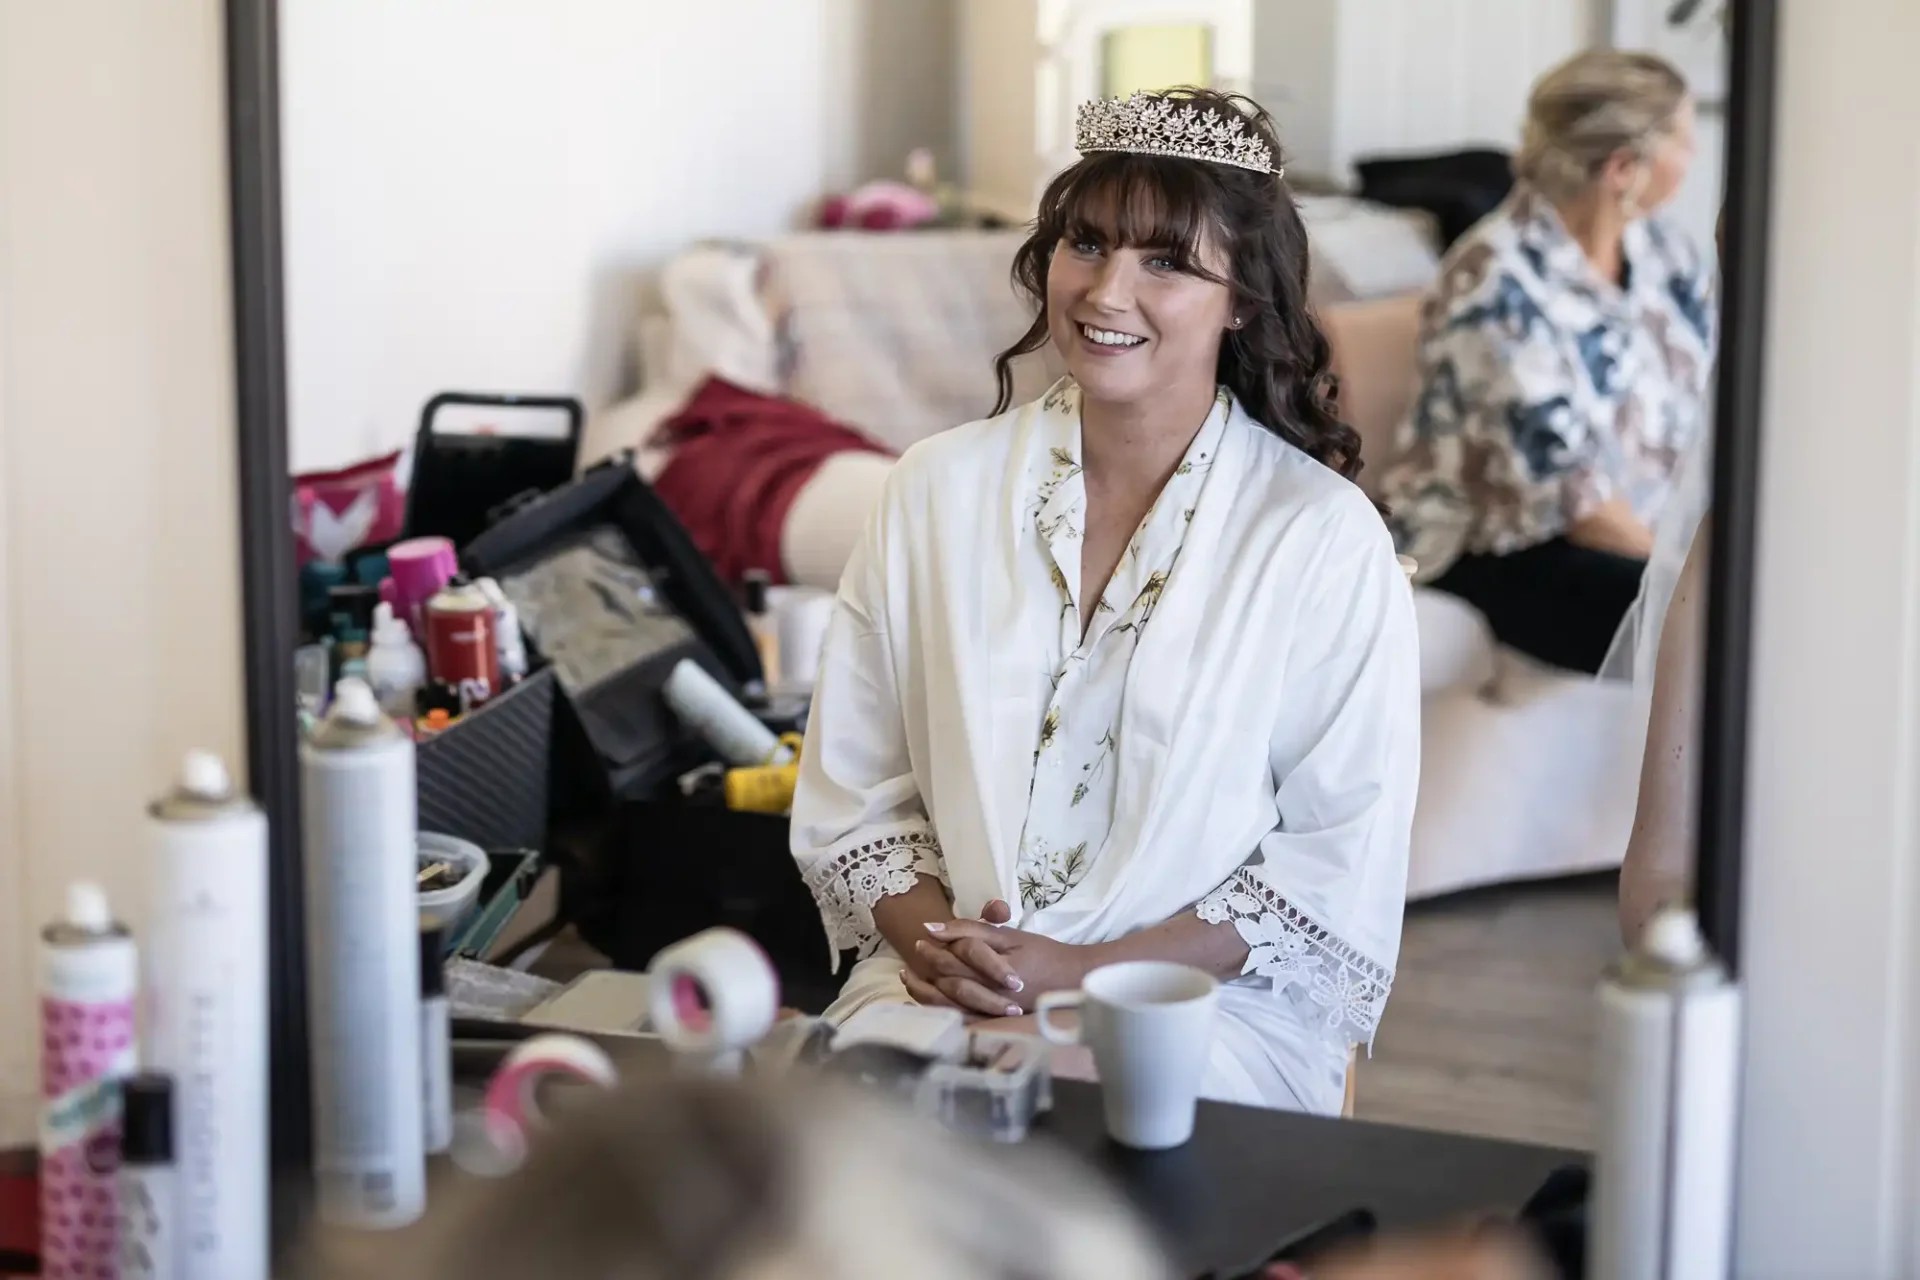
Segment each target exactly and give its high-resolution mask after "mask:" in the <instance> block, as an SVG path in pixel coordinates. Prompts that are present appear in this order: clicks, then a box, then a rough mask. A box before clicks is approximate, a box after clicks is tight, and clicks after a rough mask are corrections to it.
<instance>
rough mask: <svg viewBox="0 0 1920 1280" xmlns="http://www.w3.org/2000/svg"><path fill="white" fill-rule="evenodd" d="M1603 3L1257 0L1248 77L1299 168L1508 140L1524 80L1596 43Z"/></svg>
mask: <svg viewBox="0 0 1920 1280" xmlns="http://www.w3.org/2000/svg"><path fill="white" fill-rule="evenodd" d="M1601 3H1603V0H1286V2H1285V3H1278V4H1276V3H1266V4H1260V5H1257V6H1255V16H1254V47H1255V64H1254V84H1255V87H1256V90H1257V91H1258V93H1259V95H1260V96H1261V97H1262V100H1263V101H1266V102H1267V103H1268V105H1269V107H1270V108H1271V109H1272V110H1273V111H1274V112H1275V115H1276V116H1277V118H1278V119H1279V122H1280V125H1281V129H1282V136H1283V137H1284V138H1285V139H1286V141H1287V145H1288V147H1289V149H1290V150H1291V151H1292V152H1293V154H1294V157H1295V161H1294V163H1295V166H1296V169H1297V171H1298V172H1300V173H1302V174H1307V173H1313V174H1318V175H1320V176H1322V177H1328V178H1332V179H1334V180H1336V181H1341V182H1344V181H1347V180H1349V179H1350V178H1351V176H1352V175H1351V166H1352V164H1353V161H1354V160H1355V159H1356V158H1359V157H1363V156H1367V155H1370V154H1378V153H1381V152H1395V151H1423V150H1438V149H1441V148H1447V147H1460V146H1472V145H1476V144H1487V145H1492V146H1499V147H1507V148H1511V147H1512V146H1513V145H1514V144H1515V143H1516V142H1517V141H1518V140H1519V135H1520V120H1521V116H1522V114H1523V112H1524V108H1525V104H1526V97H1527V89H1528V87H1529V86H1530V85H1531V84H1532V83H1533V80H1534V77H1536V76H1538V75H1539V74H1540V73H1541V72H1542V71H1544V70H1546V69H1547V68H1548V67H1550V66H1552V65H1553V64H1554V63H1556V62H1559V61H1561V60H1562V59H1564V58H1566V57H1568V56H1570V55H1571V54H1573V53H1574V52H1576V51H1578V50H1580V49H1583V48H1586V47H1588V46H1589V45H1591V44H1593V43H1595V42H1596V40H1597V38H1598V37H1599V36H1600V34H1601V31H1602V28H1601V26H1600V25H1599V21H1598V12H1597V6H1599V5H1600V4H1601Z"/></svg>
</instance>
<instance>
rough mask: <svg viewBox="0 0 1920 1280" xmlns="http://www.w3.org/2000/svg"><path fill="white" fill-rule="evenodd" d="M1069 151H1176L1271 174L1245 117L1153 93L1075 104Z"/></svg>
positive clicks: (1263, 147) (1269, 154) (1269, 156)
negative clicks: (1075, 110)
mask: <svg viewBox="0 0 1920 1280" xmlns="http://www.w3.org/2000/svg"><path fill="white" fill-rule="evenodd" d="M1073 146H1074V150H1076V151H1078V152H1079V153H1080V154H1081V155H1086V154H1087V153H1088V152H1091V151H1131V152H1133V153H1135V154H1137V155H1144V156H1178V157H1179V158H1181V159H1183V160H1205V161H1208V162H1209V163H1212V164H1230V165H1232V166H1233V167H1234V168H1236V169H1251V170H1253V171H1254V172H1255V173H1271V174H1272V175H1274V176H1275V177H1276V178H1277V177H1281V176H1283V175H1284V174H1285V173H1286V170H1285V169H1276V168H1274V167H1273V151H1272V149H1271V148H1269V147H1268V146H1267V144H1266V143H1264V142H1262V141H1260V139H1259V137H1258V136H1256V135H1254V134H1251V133H1248V132H1247V122H1246V121H1245V120H1243V119H1241V118H1240V117H1239V116H1227V115H1224V114H1222V113H1219V112H1216V111H1212V110H1209V109H1207V108H1205V107H1200V106H1195V105H1194V104H1193V103H1190V102H1184V101H1182V100H1181V99H1179V98H1168V97H1163V96H1161V95H1160V94H1157V93H1136V94H1134V95H1132V96H1131V97H1127V98H1095V99H1094V100H1093V101H1092V102H1083V103H1081V104H1080V110H1079V111H1078V112H1077V113H1076V116H1075V120H1074V130H1073Z"/></svg>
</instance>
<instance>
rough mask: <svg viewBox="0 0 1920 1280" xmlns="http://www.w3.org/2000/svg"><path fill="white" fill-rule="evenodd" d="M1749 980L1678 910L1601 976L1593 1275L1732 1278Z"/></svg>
mask: <svg viewBox="0 0 1920 1280" xmlns="http://www.w3.org/2000/svg"><path fill="white" fill-rule="evenodd" d="M1739 1042H1740V989H1739V988H1738V987H1737V986H1735V985H1734V984H1733V983H1732V982H1731V981H1730V980H1729V979H1728V978H1727V975H1726V971H1725V970H1723V969H1722V968H1721V967H1720V965H1719V964H1718V962H1716V961H1715V960H1714V958H1713V957H1712V955H1711V954H1709V953H1708V951H1707V947H1706V942H1705V940H1704V939H1703V938H1702V937H1701V936H1700V926H1699V922H1698V921H1697V920H1696V919H1695V917H1694V915H1693V913H1692V912H1691V911H1690V910H1684V909H1680V908H1668V909H1664V910H1662V911H1661V912H1660V913H1659V914H1658V915H1656V916H1654V918H1653V919H1652V920H1651V921H1650V922H1649V923H1648V925H1647V928H1646V931H1645V932H1644V933H1643V934H1642V935H1641V938H1640V941H1639V944H1638V945H1637V946H1635V948H1634V949H1633V950H1632V951H1631V952H1629V953H1628V954H1627V956H1626V957H1625V958H1624V959H1623V960H1621V961H1620V963H1619V964H1618V965H1616V966H1615V967H1614V968H1612V969H1611V970H1609V971H1608V972H1607V974H1606V976H1605V977H1603V978H1602V979H1601V981H1600V1036H1599V1063H1598V1067H1599V1071H1598V1074H1597V1086H1598V1088H1597V1093H1598V1101H1599V1133H1598V1137H1599V1142H1598V1145H1597V1149H1596V1151H1595V1179H1594V1202H1593V1215H1592V1219H1591V1222H1590V1225H1589V1229H1588V1232H1587V1241H1588V1245H1587V1254H1588V1257H1587V1263H1588V1265H1587V1275H1588V1276H1589V1277H1590V1278H1591V1280H1725V1277H1726V1276H1727V1275H1728V1274H1730V1268H1731V1265H1732V1261H1733V1256H1732V1225H1733V1171H1734V1126H1735V1116H1736V1113H1737V1104H1738V1096H1737V1095H1738V1087H1739Z"/></svg>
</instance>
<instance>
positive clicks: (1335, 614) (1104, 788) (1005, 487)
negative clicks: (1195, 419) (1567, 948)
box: [793, 382, 1419, 1114]
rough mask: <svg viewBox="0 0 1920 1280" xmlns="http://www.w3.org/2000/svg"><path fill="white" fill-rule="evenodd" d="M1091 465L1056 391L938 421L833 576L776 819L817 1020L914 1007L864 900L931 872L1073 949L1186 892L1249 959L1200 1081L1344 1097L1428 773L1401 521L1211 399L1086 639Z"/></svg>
mask: <svg viewBox="0 0 1920 1280" xmlns="http://www.w3.org/2000/svg"><path fill="white" fill-rule="evenodd" d="M1079 456H1080V454H1079V401H1078V391H1077V388H1075V387H1074V386H1073V384H1072V383H1071V382H1063V383H1061V384H1060V385H1058V386H1056V387H1055V388H1054V390H1053V391H1051V392H1049V393H1048V395H1047V396H1046V398H1045V399H1044V400H1041V401H1038V402H1035V403H1033V404H1030V405H1027V406H1024V407H1022V408H1020V409H1016V410H1014V411H1012V412H1011V413H1008V414H1005V415H1002V416H1001V417H998V418H994V419H989V420H987V421H984V422H978V423H973V424H970V425H968V426H965V427H961V428H958V429H956V430H954V431H950V432H946V433H944V434H942V435H939V436H935V437H933V438H932V439H930V440H928V441H925V442H924V443H922V444H920V445H918V446H916V447H914V448H913V449H911V450H909V451H908V453H907V454H906V456H905V457H903V458H902V459H901V460H900V463H899V464H898V465H897V466H896V467H895V468H894V470H893V473H892V474H891V476H890V477H889V481H888V485H887V489H886V492H885V494H884V495H883V496H882V498H881V501H880V503H879V506H878V509H877V510H876V511H875V513H874V515H873V518H872V521H871V523H870V525H869V528H868V530H867V533H866V535H865V537H864V538H863V540H862V542H861V545H860V547H859V548H858V549H857V550H856V552H855V554H854V556H853V558H852V559H851V560H850V561H849V563H848V566H847V570H846V574H845V576H844V578H843V579H842V582H841V588H840V596H839V601H838V605H837V607H836V610H835V615H834V618H833V621H832V623H831V625H830V628H829V631H828V637H827V643H826V648H825V653H824V656H823V661H822V670H821V673H820V679H819V682H818V684H817V686H816V689H815V694H814V703H813V711H812V714H811V717H810V720H809V725H808V734H807V748H806V750H805V751H804V752H803V753H802V757H801V764H800V782H799V787H798V790H797V791H796V793H795V796H794V811H793V848H794V854H795V857H796V858H797V859H798V860H799V863H800V866H801V870H802V874H803V876H804V877H805V879H806V882H807V884H808V886H809V888H811V889H812V890H813V893H814V895H815V897H816V898H817V899H818V901H819V903H820V906H821V911H822V915H823V918H824V920H825V922H826V926H827V934H828V938H829V940H830V941H831V943H832V944H833V945H834V946H835V948H836V949H847V948H850V949H856V950H857V951H858V952H859V954H860V955H861V956H862V957H863V958H862V959H861V960H860V962H859V963H858V964H857V965H856V966H855V967H854V970H853V972H852V973H851V974H850V975H849V977H848V981H847V985H846V988H845V990H844V991H843V993H842V995H841V998H840V1000H839V1001H838V1002H837V1003H836V1004H835V1006H834V1008H833V1009H831V1010H829V1016H830V1017H844V1016H846V1015H847V1014H850V1013H851V1012H852V1011H853V1010H854V1009H856V1008H859V1007H861V1006H862V1005H864V1004H866V1003H869V1002H871V1001H874V1000H880V999H905V998H906V993H905V989H904V988H903V987H902V985H901V983H900V981H899V969H900V960H899V959H898V957H897V956H895V955H894V954H893V952H892V951H891V950H890V949H889V948H888V947H887V945H886V943H885V942H884V940H882V939H881V938H880V937H879V934H878V932H877V930H876V929H875V926H874V923H873V914H872V909H873V905H874V903H876V902H878V901H879V900H880V899H881V898H882V897H885V896H886V895H888V894H892V893H902V892H905V891H907V890H908V889H910V888H911V887H912V886H913V885H914V883H915V882H916V879H917V877H918V876H920V875H927V876H932V877H935V878H937V879H938V880H939V881H940V882H941V883H942V884H943V885H944V886H946V888H947V890H948V892H949V894H950V895H951V896H952V898H953V902H954V908H955V911H956V912H957V913H958V914H960V915H963V916H971V915H977V914H978V913H979V911H980V909H981V907H982V906H984V905H985V903H986V902H988V901H989V900H991V899H994V898H1000V899H1003V900H1005V901H1007V902H1009V903H1011V904H1013V906H1014V909H1015V912H1016V916H1015V920H1014V923H1015V924H1016V925H1017V926H1018V927H1020V928H1022V929H1027V930H1030V931H1033V932H1036V933H1041V934H1045V935H1046V936H1048V937H1053V938H1057V939H1059V940H1061V941H1063V942H1069V943H1095V942H1101V941H1107V940H1110V939H1113V938H1116V937H1120V936H1123V935H1125V934H1128V933H1131V932H1133V931H1135V930H1138V929H1142V928H1145V927H1148V926H1150V925H1154V924H1157V923H1159V922H1161V921H1163V920H1166V919H1169V918H1170V917H1172V916H1175V915H1177V914H1179V913H1181V912H1183V911H1189V910H1192V911H1196V912H1197V913H1198V914H1199V915H1200V916H1201V917H1202V918H1203V919H1206V920H1210V921H1215V922H1224V921H1232V922H1233V924H1234V925H1235V927H1236V928H1237V929H1238V930H1239V932H1240V934H1241V936H1242V937H1243V938H1245V939H1246V941H1247V942H1248V944H1249V946H1250V952H1249V955H1248V959H1247V963H1246V966H1245V971H1244V972H1243V973H1242V975H1241V976H1240V977H1239V978H1238V979H1236V980H1234V981H1233V982H1231V983H1228V984H1227V985H1226V986H1225V987H1224V989H1223V991H1222V1000H1221V1013H1220V1018H1219V1020H1218V1024H1217V1026H1216V1030H1215V1037H1214V1046H1213V1052H1212V1057H1211V1061H1210V1065H1209V1071H1208V1075H1207V1079H1206V1082H1205V1089H1206V1092H1207V1093H1208V1095H1209V1096H1212V1097H1217V1098H1224V1099H1227V1100H1232V1101H1242V1102H1252V1103H1259V1104H1264V1105H1269V1106H1279V1107H1288V1108H1294V1109H1299V1110H1306V1111H1315V1112H1321V1113H1328V1114H1331V1113H1334V1112H1337V1111H1338V1110H1339V1107H1340V1104H1341V1099H1342V1096H1343V1090H1344V1083H1345V1072H1346V1065H1347V1057H1348V1053H1349V1050H1350V1048H1351V1047H1352V1045H1353V1044H1355V1043H1358V1042H1368V1041H1371V1039H1372V1037H1373V1034H1374V1030H1375V1028H1376V1027H1377V1026H1378V1022H1379V1018H1380V1013H1381V1010H1382V1008H1383V1007H1384V1005H1385V1003H1386V998H1387V993H1388V990H1389V988H1390V987H1391V984H1392V978H1393V965H1394V962H1395V960H1396V958H1397V956H1398V952H1399V943H1400V920H1401V915H1402V911H1403V907H1404V899H1405V888H1406V863H1407V845H1408V835H1409V831H1410V828H1411V824H1412V813H1413V801H1414V794H1415V790H1416V784H1417V779H1418V772H1419V758H1418V757H1419V671H1418V666H1419V664H1418V655H1417V652H1416V649H1415V640H1414V624H1413V611H1412V602H1411V597H1410V594H1409V591H1408V588H1407V585H1406V581H1405V579H1404V577H1403V575H1402V574H1401V571H1400V568H1399V565H1398V563H1397V562H1396V560H1395V558H1394V553H1393V547H1392V541H1391V538H1390V537H1389V535H1388V533H1387V530H1386V528H1385V526H1384V524H1383V523H1382V521H1381V519H1380V517H1379V515H1378V513H1377V512H1376V511H1375V510H1374V509H1373V506H1372V504H1371V503H1369V502H1368V501H1367V500H1366V498H1365V497H1364V496H1362V495H1361V493H1360V492H1359V490H1358V489H1356V488H1355V487H1354V486H1353V485H1352V484H1350V483H1349V482H1347V481H1345V480H1343V479H1341V478H1340V477H1339V476H1336V475H1335V474H1334V473H1333V472H1331V471H1329V470H1328V469H1327V468H1325V467H1324V466H1322V465H1320V464H1319V463H1317V462H1315V461H1313V460H1312V459H1311V458H1308V457H1307V456H1306V455H1305V454H1303V453H1301V452H1300V451H1298V450H1297V449H1295V448H1293V447H1292V446H1290V445H1288V444H1286V443H1285V442H1284V441H1282V440H1280V439H1279V438H1278V437H1277V436H1275V435H1273V434H1272V433H1271V432H1268V431H1267V430H1265V429H1264V428H1263V427H1261V426H1260V425H1259V424H1258V423H1256V422H1254V421H1253V420H1252V419H1251V418H1250V417H1248V416H1247V415H1246V413H1245V412H1244V411H1243V410H1242V409H1240V407H1239V406H1238V405H1237V404H1236V403H1234V402H1233V401H1232V400H1231V398H1230V397H1225V396H1223V397H1222V399H1221V400H1220V401H1219V402H1218V403H1217V404H1216V407H1215V410H1214V412H1213V414H1212V415H1211V416H1210V418H1209V419H1208V421H1207V423H1206V425H1205V426H1204V427H1203V428H1202V429H1201V431H1200V433H1199V435H1198V436H1196V438H1195V440H1194V442H1193V444H1192V446H1191V447H1190V448H1189V451H1188V454H1187V457H1186V459H1185V461H1184V462H1183V463H1182V464H1181V467H1180V469H1179V470H1178V471H1177V472H1176V474H1175V476H1174V477H1173V479H1172V480H1170V481H1169V483H1168V485H1167V487H1166V489H1165V490H1163V492H1162V494H1161V496H1160V499H1159V500H1158V501H1157V502H1156V503H1155V505H1154V508H1153V510H1152V512H1151V513H1150V514H1149V515H1148V517H1147V519H1146V520H1145V521H1143V522H1142V525H1141V527H1140V530H1139V531H1138V532H1137V534H1136V536H1135V538H1134V540H1133V542H1132V543H1131V544H1130V546H1129V550H1128V553H1127V555H1126V556H1125V557H1124V558H1123V560H1122V562H1121V564H1120V566H1119V567H1118V568H1117V569H1116V570H1115V573H1114V575H1113V579H1112V581H1111V582H1110V583H1109V584H1108V587H1107V590H1106V591H1105V592H1104V593H1103V597H1102V607H1101V608H1100V609H1098V610H1097V611H1096V614H1095V617H1094V619H1093V623H1092V625H1091V626H1090V627H1089V629H1088V632H1087V635H1086V638H1085V639H1084V640H1082V639H1081V637H1080V636H1079V634H1078V628H1079V620H1078V606H1077V604H1076V603H1075V601H1076V600H1077V599H1078V598H1079V583H1078V578H1079V529H1080V519H1079V513H1080V512H1081V511H1083V510H1084V505H1085V490H1084V485H1083V484H1082V483H1081V481H1080V477H1079V474H1078V461H1077V460H1078V458H1079ZM1076 798H1077V800H1078V802H1077V803H1076Z"/></svg>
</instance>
